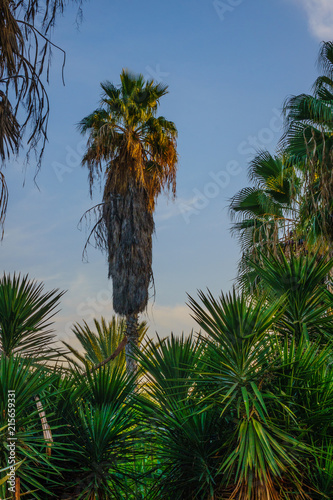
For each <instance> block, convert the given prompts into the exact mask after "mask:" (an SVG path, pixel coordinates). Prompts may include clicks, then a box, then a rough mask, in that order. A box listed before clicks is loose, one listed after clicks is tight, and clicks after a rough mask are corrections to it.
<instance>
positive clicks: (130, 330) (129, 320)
mask: <svg viewBox="0 0 333 500" xmlns="http://www.w3.org/2000/svg"><path fill="white" fill-rule="evenodd" d="M138 327H139V323H138V315H137V314H129V315H128V316H127V317H126V337H127V344H126V347H125V355H126V370H127V373H128V374H129V375H132V374H135V373H136V371H137V369H138V368H137V362H136V360H135V359H133V357H134V356H135V350H136V348H137V347H138V345H139V342H138V340H139V335H138Z"/></svg>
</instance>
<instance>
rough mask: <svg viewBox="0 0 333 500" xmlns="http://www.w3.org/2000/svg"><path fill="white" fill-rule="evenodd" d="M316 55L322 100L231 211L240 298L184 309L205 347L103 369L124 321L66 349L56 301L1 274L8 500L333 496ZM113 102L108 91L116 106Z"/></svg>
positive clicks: (152, 353) (0, 390)
mask: <svg viewBox="0 0 333 500" xmlns="http://www.w3.org/2000/svg"><path fill="white" fill-rule="evenodd" d="M320 57H321V59H320V60H321V61H322V63H323V67H324V70H325V74H324V76H322V77H320V78H319V79H318V80H317V82H316V84H315V90H314V95H313V96H307V95H303V96H297V97H293V98H291V99H289V100H288V101H287V103H286V106H285V110H286V117H287V119H286V127H287V128H286V133H285V135H284V137H283V140H282V142H281V147H280V149H279V151H278V153H277V154H276V156H273V155H270V154H269V153H268V152H258V157H257V158H255V159H254V161H253V163H252V165H251V168H250V175H251V178H252V179H253V180H254V182H255V186H254V187H252V188H246V189H245V190H243V191H241V193H238V195H236V196H235V197H234V199H233V200H232V203H231V210H232V211H233V213H234V214H240V215H239V217H240V218H239V220H238V221H237V222H236V225H235V227H234V230H236V231H238V232H239V234H240V238H241V241H242V243H243V249H244V255H243V258H242V263H241V273H240V280H239V282H240V286H239V287H238V288H235V289H234V290H233V291H232V292H230V293H229V294H223V293H222V294H221V296H220V297H218V298H215V297H213V296H212V294H211V293H210V292H209V291H208V292H207V293H204V292H199V297H198V298H193V297H189V308H190V310H191V312H192V315H193V317H194V318H195V320H196V321H197V323H198V326H199V328H200V333H198V334H195V335H189V336H187V337H185V336H183V337H181V338H176V337H174V336H173V335H171V336H170V337H169V338H167V339H158V340H157V342H155V341H153V340H146V339H145V337H144V335H145V332H146V326H145V324H141V325H140V327H139V329H138V334H139V335H138V339H139V340H140V346H139V342H133V345H132V346H131V352H130V353H127V357H129V356H132V357H133V358H135V361H136V363H137V370H136V369H135V370H126V360H125V357H124V355H123V354H121V356H120V357H119V358H115V360H111V361H110V362H108V363H104V364H103V361H105V359H107V358H109V357H110V355H111V357H112V351H113V349H116V346H117V344H118V342H119V340H121V338H122V336H123V335H124V333H125V328H126V326H125V325H124V323H123V322H122V321H121V320H117V319H116V318H113V319H112V320H111V321H110V322H107V321H106V320H104V319H103V318H102V319H101V321H97V320H96V321H95V329H96V331H93V330H92V329H91V328H90V327H89V326H88V325H87V324H84V325H83V326H82V325H80V324H77V325H75V326H74V329H73V331H74V334H75V336H76V339H77V340H78V341H79V342H81V345H82V352H78V351H77V350H75V349H73V348H70V346H68V345H67V346H64V347H63V348H62V349H59V348H58V346H57V344H56V343H55V340H56V337H55V335H54V333H53V332H52V329H50V328H51V324H52V323H51V318H52V316H53V314H54V312H55V310H56V308H57V304H58V303H59V300H60V298H61V295H62V294H61V292H59V291H58V290H54V291H51V292H49V293H45V292H44V290H43V287H42V286H41V285H38V284H37V283H35V282H33V281H31V280H29V279H28V278H27V277H21V276H17V275H16V276H9V275H6V274H4V276H3V278H2V280H1V281H0V349H1V357H0V433H1V445H0V468H1V473H2V476H1V477H2V479H1V480H0V497H1V498H2V499H5V498H6V499H7V498H18V497H19V496H20V495H21V496H22V498H27V499H29V500H30V499H37V500H45V498H47V499H52V498H54V499H84V500H97V499H101V500H103V499H104V500H107V499H128V500H138V499H152V500H153V499H165V500H171V499H172V500H181V499H184V500H194V499H197V500H218V499H225V500H227V499H230V500H231V499H237V500H279V499H286V500H289V499H290V500H291V499H294V500H301V499H304V500H305V499H313V500H317V499H318V500H319V499H331V498H332V497H333V419H332V414H333V336H332V334H333V310H332V303H333V294H332V271H333V260H332V258H331V254H332V229H331V226H332V215H331V214H332V206H331V203H332V197H331V195H330V193H331V192H333V184H332V180H331V179H332V178H333V176H332V173H333V165H332V152H333V149H332V147H331V144H332V140H331V137H332V132H333V130H332V128H333V127H332V112H331V105H332V101H333V44H332V43H325V44H323V48H322V52H321V56H320ZM123 78H124V76H123ZM105 90H106V89H105ZM116 90H117V89H115V88H113V87H108V92H109V93H111V94H112V96H111V97H112V98H116V97H117V96H116ZM109 97H110V96H109ZM118 97H119V96H118ZM140 102H141V101H140ZM118 104H119V103H118ZM120 104H121V103H120ZM120 104H119V105H120ZM139 104H140V103H139ZM108 105H110V102H108ZM140 105H141V104H140ZM132 108H133V109H134V111H135V110H136V109H137V108H136V107H135V106H134V105H133V107H132ZM90 118H91V117H90ZM94 119H95V117H94ZM87 120H88V122H89V117H87V118H86V121H87ZM88 122H86V123H85V125H84V126H86V127H87V129H92V132H91V133H93V134H94V129H93V123H92V122H89V123H88ZM149 123H150V125H151V126H153V125H154V123H153V120H150V122H149ZM168 123H169V122H168ZM170 123H171V122H170ZM152 124H153V125H152ZM111 125H112V127H111V129H112V128H114V127H115V126H116V122H114V121H113V122H112V124H111ZM155 125H156V127H157V124H155ZM170 126H171V125H170ZM147 127H148V126H147ZM147 127H146V131H147V130H148V128H147ZM163 127H164V130H160V133H161V134H162V132H163V133H164V132H165V122H163ZM163 127H162V128H163ZM154 130H155V129H154ZM154 130H153V132H154ZM155 132H156V130H155ZM155 132H154V133H155ZM171 132H172V134H171V137H172V138H173V137H174V131H173V130H172V131H171ZM162 135H163V134H162ZM162 135H159V136H158V138H161V137H162ZM97 137H98V136H97ZM111 137H112V138H114V139H115V140H116V141H117V140H123V138H121V137H119V136H118V135H117V131H116V133H115V132H114V130H112V132H111ZM164 137H165V136H164ZM167 137H168V134H167ZM93 139H96V137H93ZM155 139H156V137H155ZM170 140H171V139H170ZM172 140H173V139H172ZM302 141H303V142H302ZM111 146H112V147H113V148H114V147H115V146H114V144H111ZM169 146H172V144H171V143H169ZM91 147H92V148H93V153H96V151H95V150H94V146H93V143H92V146H91ZM105 147H106V145H105V142H103V148H105ZM126 147H127V146H126ZM172 149H173V148H172ZM115 150H116V152H118V151H119V146H118V145H116V147H115ZM136 150H137V148H136ZM103 154H104V149H103ZM87 155H89V151H88V152H87ZM87 158H88V157H86V160H87ZM112 158H114V157H113V156H112ZM112 158H111V161H110V167H111V168H112ZM115 158H116V163H117V161H118V160H117V155H116V157H115ZM175 159H176V157H174V160H175ZM93 161H95V158H94V159H93ZM116 166H117V165H116ZM145 167H147V165H145ZM149 167H150V168H154V167H156V164H154V165H152V164H149ZM121 168H124V163H122V164H121ZM148 177H149V176H148ZM148 177H147V178H148ZM146 180H147V179H146ZM111 181H112V179H111ZM111 181H110V182H111ZM165 181H166V182H167V181H168V178H166V179H165ZM162 184H163V183H162ZM162 187H163V186H162ZM109 188H110V190H109V191H107V196H109V194H110V193H111V195H112V194H113V195H114V193H113V189H114V185H113V184H112V182H111V185H109ZM140 189H144V187H142V185H141V186H140ZM134 192H135V190H134V191H133V193H134ZM158 192H159V191H158ZM155 194H156V192H155V193H154V194H153V195H152V200H154V199H155ZM146 195H147V193H146ZM112 272H113V271H111V275H112ZM147 279H148V282H149V279H150V275H149V276H147ZM139 309H140V308H139ZM124 314H125V315H128V314H129V313H124ZM68 351H70V354H71V355H72V356H73V355H74V359H73V358H72V356H71V357H70V358H68V356H69V352H68ZM8 391H10V392H8ZM11 391H14V393H15V411H16V415H15V424H12V425H10V424H9V425H8V419H9V420H10V419H11V415H12V414H13V397H9V396H8V394H11V393H12V392H11ZM13 425H14V427H15V438H16V441H15V453H14V457H15V463H16V465H15V467H16V484H15V488H16V496H15V495H14V493H13V492H12V491H13V490H10V489H9V488H10V481H9V474H10V468H9V467H8V460H9V458H10V457H11V456H12V453H11V443H12V441H11V439H10V438H11V436H12V434H11V432H12V431H11V428H12V427H13Z"/></svg>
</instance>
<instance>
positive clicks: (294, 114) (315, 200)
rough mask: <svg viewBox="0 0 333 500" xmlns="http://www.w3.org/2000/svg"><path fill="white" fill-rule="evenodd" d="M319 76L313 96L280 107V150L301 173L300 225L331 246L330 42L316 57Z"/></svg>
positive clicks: (332, 64) (315, 239)
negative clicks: (282, 117) (282, 129)
mask: <svg viewBox="0 0 333 500" xmlns="http://www.w3.org/2000/svg"><path fill="white" fill-rule="evenodd" d="M318 62H319V67H320V68H321V69H322V71H323V75H321V76H319V77H318V78H317V80H316V81H315V83H314V86H313V95H309V94H300V95H297V96H291V97H290V98H288V99H287V100H286V102H285V104H284V113H285V125H286V131H285V134H284V136H283V138H282V140H281V146H282V148H283V150H284V151H285V153H286V154H287V155H288V156H289V158H290V160H291V161H292V162H293V163H294V165H297V168H298V169H299V171H300V172H301V173H302V178H303V190H304V197H303V203H302V206H301V219H302V225H303V227H304V228H305V229H306V230H307V232H308V233H309V236H310V237H311V240H312V241H313V242H318V240H321V241H324V242H325V241H326V243H328V245H329V246H331V245H332V242H333V222H332V221H333V217H332V212H333V205H332V199H333V181H332V178H333V161H332V159H333V134H332V132H333V114H332V105H333V42H323V43H322V46H321V50H320V53H319V61H318Z"/></svg>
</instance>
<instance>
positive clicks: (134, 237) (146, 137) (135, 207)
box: [79, 70, 177, 372]
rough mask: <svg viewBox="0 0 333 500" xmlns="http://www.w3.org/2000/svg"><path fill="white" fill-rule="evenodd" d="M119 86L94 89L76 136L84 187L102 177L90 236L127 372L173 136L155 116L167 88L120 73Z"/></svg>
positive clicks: (172, 185) (172, 172)
mask: <svg viewBox="0 0 333 500" xmlns="http://www.w3.org/2000/svg"><path fill="white" fill-rule="evenodd" d="M120 80H121V85H120V87H116V86H114V85H113V84H112V83H110V82H105V83H102V84H101V87H102V90H103V94H102V99H101V107H100V108H99V109H96V110H95V111H94V112H93V113H91V114H90V115H88V116H86V117H85V118H84V119H83V120H82V121H81V122H80V124H79V130H80V131H81V133H83V134H86V133H87V132H88V133H89V139H88V143H87V150H86V153H85V155H84V157H83V160H82V164H83V165H86V166H87V167H88V169H89V180H90V188H92V185H93V183H94V182H95V181H96V179H98V178H100V177H101V176H103V177H104V179H105V184H104V194H103V201H102V204H101V205H99V207H98V220H97V223H96V225H95V227H94V229H93V232H94V235H95V241H96V244H97V246H98V247H100V248H101V249H103V250H105V251H106V252H107V255H108V263H109V277H110V278H111V279H112V283H113V308H114V311H115V312H116V313H118V314H120V315H121V316H125V317H126V324H127V327H126V335H127V338H128V342H127V346H126V362H127V367H128V370H129V371H130V372H132V371H135V369H136V363H135V361H134V359H133V354H134V350H133V348H134V347H135V346H137V344H138V314H139V313H140V312H142V311H143V310H144V309H145V307H146V305H147V302H148V298H149V293H148V292H149V286H150V284H151V283H152V279H153V272H152V235H153V231H154V220H153V212H154V209H155V202H156V199H157V197H158V195H159V194H160V193H161V191H162V190H164V189H165V190H171V191H172V193H173V195H175V190H176V166H177V152H176V137H177V131H176V127H175V125H174V124H173V123H172V122H170V121H168V120H166V119H165V118H164V117H162V116H158V117H157V116H156V112H157V107H158V104H159V100H160V99H161V97H163V96H164V95H165V94H166V93H167V86H166V85H162V84H156V83H155V82H154V81H153V80H151V81H147V82H145V80H144V78H143V76H142V75H138V76H135V75H132V74H131V73H129V72H128V71H125V70H123V72H122V73H121V75H120ZM88 241H89V240H88Z"/></svg>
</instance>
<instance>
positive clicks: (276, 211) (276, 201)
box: [229, 151, 303, 288]
mask: <svg viewBox="0 0 333 500" xmlns="http://www.w3.org/2000/svg"><path fill="white" fill-rule="evenodd" d="M248 175H249V179H250V181H251V183H252V184H253V186H251V187H246V188H243V189H241V190H240V191H239V192H238V193H237V194H236V195H234V196H233V198H232V199H231V202H230V205H229V209H230V213H231V217H232V219H233V225H232V227H231V231H232V233H233V234H234V235H236V236H237V237H238V238H239V241H240V244H241V248H242V252H243V255H242V258H241V261H240V264H239V279H238V281H239V283H240V284H241V285H242V286H245V284H247V285H248V286H250V287H251V288H253V287H254V286H255V284H256V282H257V273H256V272H255V271H254V270H253V269H252V268H251V266H249V257H250V258H252V259H258V255H259V254H262V253H267V252H269V251H272V250H273V251H275V249H276V248H277V247H278V245H282V246H283V247H284V248H285V251H286V252H288V251H290V250H293V247H294V246H295V245H297V242H298V241H300V242H303V238H302V237H301V234H300V235H298V237H297V233H298V232H299V229H298V224H299V207H298V198H299V195H300V192H299V191H300V179H299V177H298V172H297V171H296V169H295V168H294V166H293V164H292V163H291V162H290V161H288V159H287V158H286V157H279V156H272V155H271V154H270V153H269V152H268V151H261V152H259V153H258V154H257V155H256V156H255V158H254V159H253V160H252V162H251V163H250V166H249V173H248Z"/></svg>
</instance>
